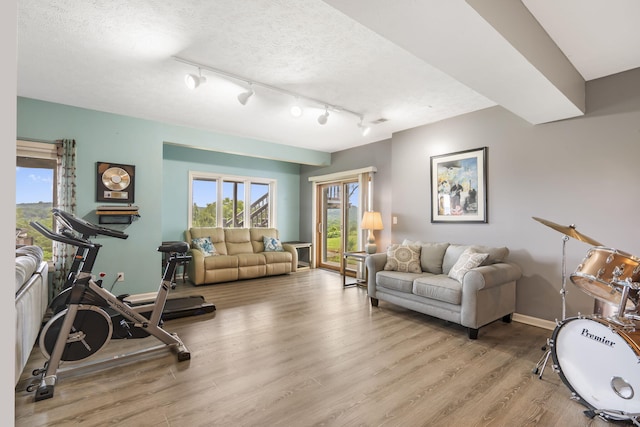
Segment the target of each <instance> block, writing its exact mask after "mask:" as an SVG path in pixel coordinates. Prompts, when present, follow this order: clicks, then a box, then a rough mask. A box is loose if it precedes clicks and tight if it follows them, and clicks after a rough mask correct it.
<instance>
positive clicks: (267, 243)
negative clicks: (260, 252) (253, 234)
mask: <svg viewBox="0 0 640 427" xmlns="http://www.w3.org/2000/svg"><path fill="white" fill-rule="evenodd" d="M262 242H263V243H264V251H265V252H284V248H283V247H282V242H281V241H280V239H276V238H275V237H267V236H264V237H262Z"/></svg>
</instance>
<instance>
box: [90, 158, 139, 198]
mask: <svg viewBox="0 0 640 427" xmlns="http://www.w3.org/2000/svg"><path fill="white" fill-rule="evenodd" d="M135 172H136V167H135V166H133V165H122V164H115V163H106V162H97V163H96V201H98V202H119V203H133V202H134V201H135V193H134V189H135V175H136V174H135Z"/></svg>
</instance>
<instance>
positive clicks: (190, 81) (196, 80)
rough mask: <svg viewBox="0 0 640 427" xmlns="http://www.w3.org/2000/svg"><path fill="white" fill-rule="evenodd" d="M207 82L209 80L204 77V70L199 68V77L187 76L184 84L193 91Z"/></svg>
mask: <svg viewBox="0 0 640 427" xmlns="http://www.w3.org/2000/svg"><path fill="white" fill-rule="evenodd" d="M206 82H207V78H206V77H204V76H203V75H202V70H201V69H200V68H198V75H197V76H196V75H195V74H187V75H186V76H184V83H185V84H186V85H187V87H188V88H189V89H191V90H193V89H195V88H197V87H198V86H200V85H201V84H203V83H206Z"/></svg>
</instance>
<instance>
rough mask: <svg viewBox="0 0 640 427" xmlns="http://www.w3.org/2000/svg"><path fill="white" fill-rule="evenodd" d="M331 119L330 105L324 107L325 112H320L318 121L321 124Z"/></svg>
mask: <svg viewBox="0 0 640 427" xmlns="http://www.w3.org/2000/svg"><path fill="white" fill-rule="evenodd" d="M328 119H329V107H324V114H320V115H319V116H318V123H320V124H321V125H325V124H327V120H328Z"/></svg>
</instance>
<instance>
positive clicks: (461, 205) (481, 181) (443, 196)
mask: <svg viewBox="0 0 640 427" xmlns="http://www.w3.org/2000/svg"><path fill="white" fill-rule="evenodd" d="M431 222H461V223H467V222H481V223H486V222H488V220H487V147H482V148H476V149H473V150H467V151H458V152H456V153H450V154H442V155H439V156H432V157H431Z"/></svg>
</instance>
